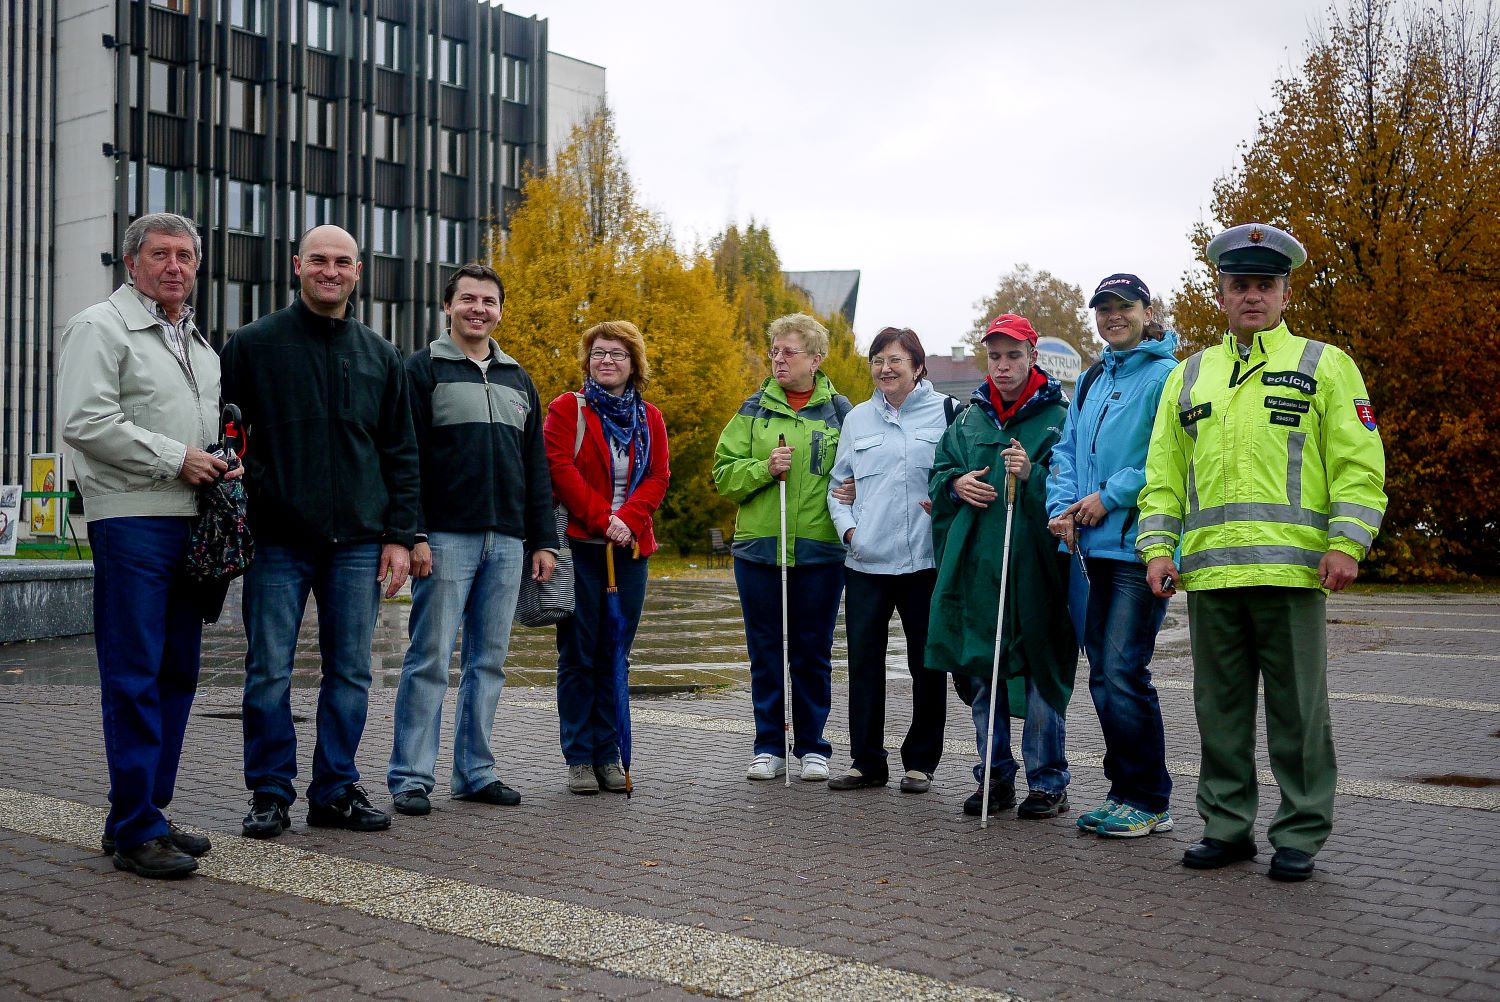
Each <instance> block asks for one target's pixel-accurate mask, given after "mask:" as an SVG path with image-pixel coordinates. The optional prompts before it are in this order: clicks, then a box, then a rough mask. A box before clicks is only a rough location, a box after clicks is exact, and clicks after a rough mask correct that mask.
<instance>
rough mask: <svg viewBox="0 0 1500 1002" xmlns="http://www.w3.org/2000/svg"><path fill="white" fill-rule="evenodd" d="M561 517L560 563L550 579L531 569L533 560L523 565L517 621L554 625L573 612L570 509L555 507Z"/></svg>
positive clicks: (558, 516) (558, 561) (559, 529)
mask: <svg viewBox="0 0 1500 1002" xmlns="http://www.w3.org/2000/svg"><path fill="white" fill-rule="evenodd" d="M552 515H553V517H554V518H555V519H556V520H557V539H558V547H557V567H556V568H555V569H554V570H553V571H552V576H551V577H550V578H548V579H547V580H546V581H537V580H536V579H534V578H533V577H532V576H531V574H530V573H529V571H530V567H531V562H530V561H527V562H526V564H525V566H523V567H522V569H521V594H520V595H519V596H518V597H517V598H516V614H515V617H514V618H515V621H516V622H517V623H520V624H521V625H522V626H551V625H552V624H553V623H558V622H561V621H562V620H564V619H567V618H568V617H569V616H571V615H573V551H572V550H571V549H569V547H568V509H566V508H564V507H563V506H562V505H558V506H557V507H556V508H554V509H553V511H552Z"/></svg>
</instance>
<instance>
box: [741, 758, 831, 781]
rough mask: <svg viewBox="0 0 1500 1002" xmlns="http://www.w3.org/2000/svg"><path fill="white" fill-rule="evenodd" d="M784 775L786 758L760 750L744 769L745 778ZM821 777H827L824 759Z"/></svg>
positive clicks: (773, 777)
mask: <svg viewBox="0 0 1500 1002" xmlns="http://www.w3.org/2000/svg"><path fill="white" fill-rule="evenodd" d="M785 775H786V759H784V758H782V757H781V756H780V755H770V754H767V753H766V752H761V753H760V754H759V755H757V756H755V757H754V758H752V759H751V760H750V768H749V769H746V770H745V778H746V779H775V778H776V777H777V776H785ZM823 777H824V778H825V779H826V778H827V777H828V765H827V762H826V760H825V762H824V765H823Z"/></svg>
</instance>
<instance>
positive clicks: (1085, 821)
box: [1078, 797, 1120, 832]
mask: <svg viewBox="0 0 1500 1002" xmlns="http://www.w3.org/2000/svg"><path fill="white" fill-rule="evenodd" d="M1119 806H1120V802H1119V801H1118V800H1116V799H1115V798H1113V797H1110V798H1109V799H1108V800H1106V801H1105V802H1104V803H1102V804H1100V805H1099V806H1098V807H1096V808H1094V809H1093V810H1092V811H1085V812H1084V813H1082V814H1080V815H1079V816H1078V828H1079V830H1081V831H1086V832H1096V831H1098V830H1099V822H1101V821H1103V820H1104V819H1105V818H1107V817H1109V816H1110V815H1111V814H1113V813H1114V812H1115V809H1116V808H1117V807H1119Z"/></svg>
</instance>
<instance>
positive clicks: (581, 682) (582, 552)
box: [557, 542, 648, 765]
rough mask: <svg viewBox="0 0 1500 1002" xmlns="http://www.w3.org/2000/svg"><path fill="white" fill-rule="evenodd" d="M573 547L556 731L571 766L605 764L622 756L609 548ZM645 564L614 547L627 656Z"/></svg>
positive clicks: (642, 598) (560, 646)
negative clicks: (610, 629) (608, 620)
mask: <svg viewBox="0 0 1500 1002" xmlns="http://www.w3.org/2000/svg"><path fill="white" fill-rule="evenodd" d="M571 545H572V547H573V596H574V608H573V615H571V616H569V617H568V618H567V619H565V620H563V621H562V622H561V623H558V624H557V730H558V736H559V738H560V739H561V742H562V753H563V760H564V761H566V762H567V763H568V764H569V765H604V764H605V763H607V762H614V761H617V760H618V759H619V758H620V736H619V730H618V728H617V727H616V721H615V714H616V709H615V700H616V696H617V692H618V690H616V688H615V676H614V671H613V665H614V661H613V657H614V654H615V651H614V650H613V649H612V648H611V647H610V645H609V642H608V638H607V637H606V635H605V630H604V605H605V598H604V596H605V590H606V589H607V587H608V579H607V575H606V572H605V566H604V545H605V544H601V543H578V542H573V543H571ZM647 563H648V561H647V558H645V557H641V558H639V559H635V558H632V557H631V556H630V551H629V550H622V549H620V548H619V547H616V548H615V586H616V587H617V588H618V589H619V591H618V594H619V596H620V612H621V614H622V615H623V616H624V619H625V633H624V636H623V637H622V638H621V640H620V643H621V645H622V646H623V647H624V649H625V655H626V657H627V658H628V657H629V655H630V645H631V644H633V643H634V642H635V630H636V627H637V626H639V625H640V622H641V609H642V608H643V607H644V606H645V604H646V565H647Z"/></svg>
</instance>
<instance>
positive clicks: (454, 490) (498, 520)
mask: <svg viewBox="0 0 1500 1002" xmlns="http://www.w3.org/2000/svg"><path fill="white" fill-rule="evenodd" d="M406 379H407V383H408V385H409V386H410V387H411V410H412V422H413V424H414V425H415V426H416V429H417V443H418V447H419V451H420V452H421V454H422V509H421V513H420V515H419V525H418V532H419V534H425V533H427V532H430V531H437V532H484V531H493V532H498V533H500V534H502V535H506V536H515V537H516V538H518V539H522V540H525V542H526V549H527V550H539V549H546V550H555V549H557V545H558V541H557V523H556V522H555V521H554V520H553V516H552V475H551V472H550V471H549V469H548V466H547V450H546V446H545V443H544V442H543V440H542V418H543V416H544V415H545V411H543V410H542V406H541V398H540V397H539V396H538V395H537V391H536V385H535V384H534V383H533V382H532V381H531V377H530V376H528V375H527V374H526V370H525V369H523V368H521V365H520V363H519V362H517V361H516V360H515V359H513V358H511V357H510V356H509V355H507V354H506V353H505V352H503V351H501V350H500V349H499V348H498V347H496V346H495V344H494V342H491V343H490V362H489V366H488V367H487V368H486V369H485V370H484V371H480V368H479V366H478V365H476V364H475V363H474V361H473V360H472V359H470V358H469V357H468V356H467V355H465V354H464V353H463V349H462V348H460V347H459V346H458V345H457V344H456V343H455V342H454V340H453V338H452V337H451V336H450V335H447V334H444V335H443V336H442V337H440V338H438V339H437V340H436V341H434V342H432V344H430V345H428V346H427V347H426V348H424V349H422V350H421V351H418V352H415V353H413V354H412V355H411V356H410V357H409V358H407V360H406Z"/></svg>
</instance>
